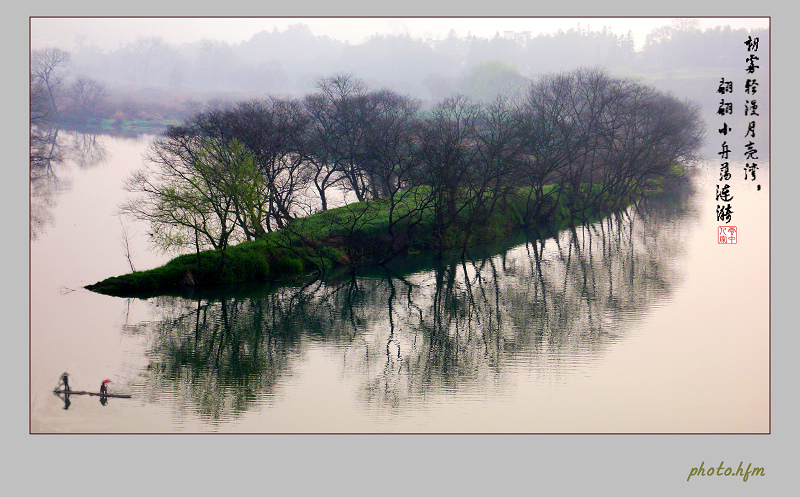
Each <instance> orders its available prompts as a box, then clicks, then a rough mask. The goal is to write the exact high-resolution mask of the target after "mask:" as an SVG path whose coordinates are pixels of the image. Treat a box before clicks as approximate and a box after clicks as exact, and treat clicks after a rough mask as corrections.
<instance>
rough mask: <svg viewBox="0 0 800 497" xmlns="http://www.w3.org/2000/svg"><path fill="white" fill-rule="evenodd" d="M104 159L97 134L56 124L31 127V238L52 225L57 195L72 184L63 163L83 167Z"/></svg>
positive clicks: (36, 237)
mask: <svg viewBox="0 0 800 497" xmlns="http://www.w3.org/2000/svg"><path fill="white" fill-rule="evenodd" d="M107 159H108V152H107V150H106V148H105V146H104V145H103V143H102V140H100V139H99V138H98V135H96V134H94V135H93V134H85V133H76V132H73V133H65V132H63V130H61V129H59V128H58V127H57V126H55V125H43V126H32V127H31V154H30V181H31V187H30V196H31V197H30V209H31V220H30V222H31V225H30V233H31V240H37V239H38V238H39V236H41V235H42V234H43V233H44V232H45V230H46V229H47V227H48V226H52V225H53V221H54V218H53V209H54V208H55V206H56V203H57V198H58V195H59V194H60V193H62V192H64V191H67V190H69V189H70V188H71V187H72V182H71V180H70V178H69V177H68V176H67V173H66V171H65V170H64V164H65V162H66V161H67V160H71V161H73V162H75V163H76V164H77V165H78V166H79V167H80V168H82V169H84V168H89V167H93V166H96V165H99V164H102V163H103V162H105V161H106V160H107Z"/></svg>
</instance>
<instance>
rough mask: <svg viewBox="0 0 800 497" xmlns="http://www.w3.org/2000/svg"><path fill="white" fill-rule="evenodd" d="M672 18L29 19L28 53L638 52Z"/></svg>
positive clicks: (745, 22) (724, 21)
mask: <svg viewBox="0 0 800 497" xmlns="http://www.w3.org/2000/svg"><path fill="white" fill-rule="evenodd" d="M670 22H671V19H670V18H665V17H661V18H599V17H597V18H520V17H510V18H509V17H506V18H398V17H395V18H388V17H385V18H314V17H304V18H269V17H260V18H257V17H240V18H32V19H31V48H32V49H34V50H35V49H39V48H43V47H47V46H57V47H59V48H62V49H65V50H70V49H73V48H75V46H76V44H78V43H85V44H89V45H96V46H97V47H99V48H101V49H115V48H117V47H118V46H119V45H121V44H126V43H128V42H131V41H134V40H136V39H138V38H141V37H148V36H160V37H162V38H164V40H165V41H167V42H169V43H173V44H179V43H183V42H194V41H199V40H202V39H210V40H219V41H224V42H226V43H230V44H236V43H240V42H242V41H245V40H248V39H250V38H251V37H252V36H253V35H254V34H256V33H258V32H261V31H264V30H268V31H272V30H273V29H275V28H277V29H278V31H283V30H285V29H286V27H288V26H290V25H292V24H297V23H302V24H306V25H307V26H309V28H310V29H311V32H312V33H313V34H314V35H317V36H322V35H327V36H329V37H331V38H334V39H338V40H343V41H348V42H350V43H351V44H357V43H361V42H362V41H364V40H365V39H366V38H368V37H370V36H372V35H374V34H376V33H377V34H390V35H398V34H404V33H407V34H409V35H410V36H413V37H426V38H427V37H430V38H434V39H436V38H443V37H445V36H447V34H448V32H449V31H450V30H451V29H453V30H455V31H456V34H457V35H458V36H465V35H467V34H468V33H471V34H473V35H476V36H480V37H486V38H491V37H492V36H494V35H495V33H497V32H498V31H499V32H500V34H501V35H502V33H503V31H506V30H510V31H530V32H531V35H532V36H536V35H538V34H540V33H555V32H557V31H558V30H564V31H567V30H569V29H574V28H577V27H580V28H581V29H591V30H593V31H599V30H601V29H602V28H603V27H604V26H607V27H609V28H610V29H611V30H612V31H613V32H614V33H615V34H618V35H623V34H626V33H627V32H628V31H631V32H632V33H633V36H634V41H635V44H636V48H637V49H639V48H641V47H642V45H643V44H644V41H645V36H646V35H647V33H649V32H650V31H652V30H653V29H654V28H658V27H661V26H665V25H669V24H670ZM699 22H700V28H701V29H706V28H711V27H715V26H724V25H730V26H731V27H732V28H740V27H744V28H767V27H769V19H768V18H765V17H762V18H699Z"/></svg>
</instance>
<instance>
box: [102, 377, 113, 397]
mask: <svg viewBox="0 0 800 497" xmlns="http://www.w3.org/2000/svg"><path fill="white" fill-rule="evenodd" d="M110 382H111V380H103V383H101V384H100V395H106V394H107V393H108V386H107V384H108V383H110Z"/></svg>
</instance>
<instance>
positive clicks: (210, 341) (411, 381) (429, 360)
mask: <svg viewBox="0 0 800 497" xmlns="http://www.w3.org/2000/svg"><path fill="white" fill-rule="evenodd" d="M688 198H689V197H688V194H686V193H684V194H681V196H680V197H666V199H665V200H661V201H658V200H648V201H647V202H642V203H640V204H638V205H637V206H634V207H631V208H630V209H628V210H626V211H624V212H621V213H618V214H615V215H612V216H608V217H606V218H605V219H603V220H602V221H600V222H597V223H594V224H591V225H587V226H580V227H575V228H572V229H568V230H564V231H562V232H560V233H559V234H558V235H557V236H555V237H553V238H548V239H531V240H529V241H528V242H527V243H524V244H522V245H519V246H517V247H514V248H512V249H510V250H507V251H505V252H503V253H500V254H497V255H494V256H491V257H486V258H481V259H475V260H467V261H463V260H458V261H457V262H454V263H450V264H447V263H440V265H438V266H435V267H433V268H432V269H429V270H424V271H417V272H414V273H410V274H405V275H401V274H399V273H401V271H400V268H399V267H398V268H395V270H396V271H398V273H388V272H387V274H386V275H384V276H383V277H356V278H347V279H344V280H341V281H325V282H322V281H316V282H314V283H312V284H309V285H306V286H296V287H283V288H280V289H279V290H277V291H274V292H272V293H268V294H266V295H253V294H244V295H242V296H236V297H228V296H220V297H215V298H211V299H205V300H204V299H195V300H186V299H182V298H177V297H174V298H160V299H157V300H153V301H151V302H152V303H153V309H154V311H155V312H156V313H157V314H158V317H157V319H155V320H154V321H152V322H150V323H146V324H145V325H146V326H147V327H148V330H149V331H150V332H151V333H150V335H151V336H152V337H153V340H152V346H151V349H150V353H149V358H150V365H149V367H148V369H147V377H148V379H147V385H148V388H149V389H151V391H152V392H153V395H154V396H155V397H160V396H178V397H179V403H180V405H183V406H185V405H192V406H194V408H195V409H196V410H197V411H198V412H199V413H200V414H201V415H202V416H205V417H209V418H213V419H222V418H225V417H229V416H234V415H237V414H238V413H241V412H242V411H244V410H247V409H248V408H250V407H251V406H254V405H256V404H260V403H263V402H266V401H268V399H269V398H271V397H272V396H273V395H274V394H275V393H276V390H277V389H279V384H280V380H281V378H284V377H286V376H288V375H290V374H291V372H292V369H293V367H294V363H295V361H297V360H299V358H300V357H301V356H302V355H303V354H304V353H305V352H306V351H307V350H308V347H325V348H334V349H335V350H337V351H339V352H337V353H339V354H341V360H342V363H341V368H342V372H343V375H344V376H345V378H347V381H348V382H350V383H351V384H354V385H357V388H358V391H359V392H360V394H361V401H362V402H363V403H364V404H365V405H369V406H373V407H383V406H391V407H402V406H404V405H407V404H409V403H413V402H422V401H424V400H425V399H426V398H428V397H430V396H432V395H439V394H444V395H467V396H474V395H483V394H487V393H489V394H495V393H498V392H500V391H502V390H503V389H504V388H505V386H506V385H507V384H508V381H507V379H508V378H510V377H511V375H512V374H513V373H512V371H513V370H516V369H518V368H524V370H526V371H528V372H531V373H532V374H535V375H539V376H542V377H545V378H554V377H555V378H558V377H560V376H561V375H563V374H567V373H569V372H570V371H573V370H574V369H575V368H583V367H586V365H587V364H589V363H590V362H592V361H593V360H596V359H599V358H601V356H602V354H603V353H604V351H605V350H606V349H607V347H608V346H609V345H610V344H612V343H614V342H615V341H617V340H620V339H622V338H623V337H624V336H625V334H626V333H627V332H628V331H629V330H630V329H631V327H632V326H633V325H634V324H635V323H636V321H637V320H638V319H640V318H641V317H643V316H645V315H646V314H647V313H648V311H649V309H651V308H652V307H653V306H654V305H656V304H658V303H659V302H661V301H663V300H664V299H667V298H669V296H670V295H671V294H672V293H673V291H674V288H675V286H676V285H678V284H679V282H680V280H681V270H680V265H679V264H677V263H676V262H679V260H680V259H681V257H682V255H683V250H684V249H683V246H682V245H681V239H680V237H678V236H675V234H676V233H678V232H680V231H681V230H684V229H685V228H686V223H687V222H691V221H689V220H690V219H691V216H690V209H691V205H690V203H689V202H688V201H687V199H688ZM312 342H313V344H312Z"/></svg>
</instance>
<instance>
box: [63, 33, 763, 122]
mask: <svg viewBox="0 0 800 497" xmlns="http://www.w3.org/2000/svg"><path fill="white" fill-rule="evenodd" d="M748 36H758V37H760V40H761V47H760V50H759V57H760V62H761V63H762V67H768V63H769V62H768V54H769V47H768V40H769V32H768V30H754V31H748V30H745V29H732V28H731V27H730V26H719V27H715V28H711V29H705V30H701V29H699V28H698V26H697V23H696V21H695V22H693V21H692V20H689V19H675V20H672V21H671V22H670V21H669V20H667V19H665V26H663V27H661V28H658V29H655V30H653V31H651V32H650V33H649V34H648V35H647V37H646V40H645V41H644V44H642V48H641V50H636V49H635V45H634V39H633V35H632V33H631V32H628V33H624V34H617V33H614V32H612V31H611V30H609V29H608V28H603V29H601V30H590V29H588V28H587V29H582V28H580V27H577V28H571V29H568V30H566V31H563V30H562V31H558V32H557V33H555V34H539V35H535V34H532V33H531V32H525V31H523V32H510V31H498V32H497V33H496V34H495V36H494V37H492V38H490V39H487V38H480V37H477V36H474V35H471V34H466V35H463V34H457V33H456V32H455V31H453V30H451V31H450V33H449V35H448V36H447V37H445V38H444V39H438V40H434V39H425V38H423V37H411V36H409V35H375V36H373V37H371V38H369V39H367V40H366V41H365V42H363V43H361V44H350V43H347V42H342V41H338V40H334V39H332V38H329V37H327V36H316V35H314V34H313V33H312V32H311V31H310V29H309V27H308V26H306V25H304V24H296V25H293V26H290V27H289V28H287V29H286V30H283V31H279V30H277V29H273V30H272V31H262V32H260V33H257V34H255V35H254V36H253V37H252V38H250V39H249V40H246V41H244V42H241V43H238V44H235V43H234V44H229V43H225V42H221V41H214V40H210V39H206V40H202V41H198V42H192V43H184V44H180V45H175V44H170V43H168V42H166V41H165V40H164V39H163V38H160V37H145V38H140V39H138V40H136V41H134V42H131V43H127V44H121V45H119V46H116V47H98V46H95V45H93V44H91V43H88V42H86V40H83V41H81V40H78V42H77V43H76V44H75V46H74V47H70V48H69V49H67V48H64V49H63V50H64V51H66V52H68V53H69V60H68V62H67V63H65V64H64V65H63V69H64V70H65V73H64V74H65V76H66V77H65V79H64V82H65V83H69V85H71V86H70V88H71V91H69V92H67V91H63V92H62V93H61V96H60V98H61V99H62V100H63V105H61V106H60V107H61V108H63V109H65V110H66V111H67V112H65V113H62V119H70V118H71V119H73V120H81V119H85V118H87V117H100V118H111V119H122V120H125V119H141V120H145V121H156V122H157V121H165V120H180V119H183V118H184V117H185V116H187V115H189V114H191V113H192V112H193V111H196V110H198V108H199V107H202V106H204V105H205V104H208V103H218V102H220V101H239V100H243V99H249V98H255V97H260V96H263V95H265V94H269V95H277V96H300V95H303V94H306V93H308V92H310V91H312V90H313V88H314V84H315V81H316V80H317V79H318V78H319V77H325V76H329V75H331V74H333V73H341V72H349V73H352V74H354V75H356V76H357V77H358V78H360V79H362V80H363V81H365V82H366V83H367V84H368V85H369V86H370V87H372V88H389V89H392V90H394V91H396V92H399V93H402V94H405V95H408V96H410V97H413V98H417V99H420V100H421V101H422V102H423V105H426V104H427V105H432V104H433V102H435V101H439V100H441V99H443V98H446V97H448V96H450V95H452V94H453V93H461V94H464V95H467V96H469V97H472V98H476V99H489V98H492V97H493V96H495V95H496V94H497V93H499V92H502V91H506V90H513V89H515V88H518V87H521V86H524V84H525V82H526V81H530V80H535V79H537V78H538V77H540V76H542V75H546V74H552V73H559V72H563V71H570V70H572V69H575V68H578V67H586V66H599V67H603V68H604V69H605V70H606V71H608V72H609V73H610V74H611V75H616V76H625V77H630V76H636V77H641V78H643V79H644V80H645V82H647V83H651V84H654V85H655V86H656V87H658V88H659V89H662V90H667V91H670V92H674V93H675V94H676V95H677V96H679V97H682V98H683V97H688V98H695V96H696V95H697V94H698V92H700V93H701V94H713V91H714V88H715V86H714V84H715V83H714V81H719V79H720V78H721V77H723V76H727V77H729V78H730V77H731V75H733V76H736V75H743V74H744V67H745V64H744V59H745V58H746V55H747V54H746V48H745V46H744V41H745V40H746V39H747V37H748ZM636 42H637V43H639V44H641V40H636ZM55 48H58V47H55ZM764 79H766V78H764ZM765 82H766V81H765ZM77 84H79V85H80V86H79V87H77V88H76V87H75V85H77ZM66 86H67V85H66V84H65V88H66ZM101 90H102V91H101ZM92 91H94V92H95V93H100V94H101V95H102V97H103V98H101V99H99V100H93V99H92V98H89V97H87V96H86V93H87V92H88V93H89V94H91V92H92ZM81 92H83V95H84V96H83V100H81V99H80V98H79V97H76V96H75V95H76V94H80V93H81ZM767 93H768V87H767V86H766V85H764V87H763V92H762V95H760V97H761V98H762V99H763V103H764V104H766V103H767ZM707 107H708V106H707ZM762 108H764V109H766V105H762ZM704 110H706V111H712V110H713V109H711V108H706V109H704Z"/></svg>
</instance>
